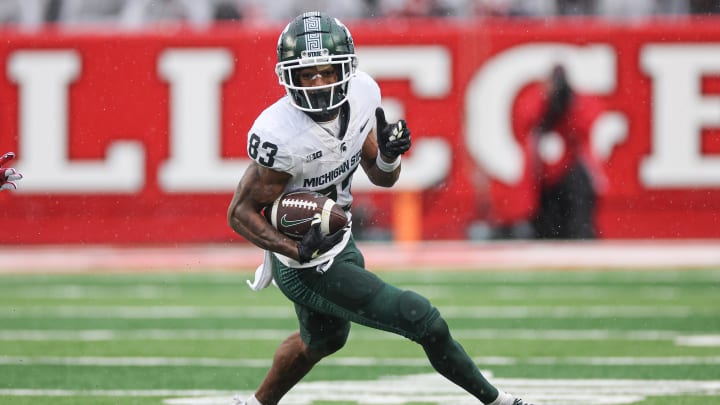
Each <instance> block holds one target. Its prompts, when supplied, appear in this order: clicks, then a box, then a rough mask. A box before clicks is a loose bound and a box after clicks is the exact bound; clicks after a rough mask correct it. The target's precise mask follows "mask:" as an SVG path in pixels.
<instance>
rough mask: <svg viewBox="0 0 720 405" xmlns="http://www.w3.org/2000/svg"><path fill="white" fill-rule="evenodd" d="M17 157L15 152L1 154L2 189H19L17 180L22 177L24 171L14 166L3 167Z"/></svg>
mask: <svg viewBox="0 0 720 405" xmlns="http://www.w3.org/2000/svg"><path fill="white" fill-rule="evenodd" d="M13 159H15V153H14V152H8V153H6V154H4V155H2V156H0V191H2V190H15V189H17V182H18V181H20V180H21V179H22V177H23V176H22V173H20V171H18V170H17V169H14V168H12V167H7V168H3V165H5V163H7V162H9V161H11V160H13Z"/></svg>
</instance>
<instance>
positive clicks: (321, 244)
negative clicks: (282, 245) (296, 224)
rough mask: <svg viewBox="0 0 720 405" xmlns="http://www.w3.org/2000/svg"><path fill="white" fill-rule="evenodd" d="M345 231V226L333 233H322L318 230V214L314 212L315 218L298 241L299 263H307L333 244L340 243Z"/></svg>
mask: <svg viewBox="0 0 720 405" xmlns="http://www.w3.org/2000/svg"><path fill="white" fill-rule="evenodd" d="M345 231H347V227H345V228H342V229H340V230H339V231H337V232H335V233H331V234H329V235H324V234H323V233H322V230H320V214H315V219H314V220H313V222H312V226H311V227H310V230H309V231H308V233H306V234H305V236H304V237H303V238H302V240H301V241H300V242H299V243H298V256H300V263H307V262H309V261H310V260H312V259H314V258H316V257H318V256H320V255H321V254H323V253H325V252H327V251H328V250H330V249H332V247H333V246H335V245H337V244H338V243H340V241H341V240H342V238H343V235H344V234H345Z"/></svg>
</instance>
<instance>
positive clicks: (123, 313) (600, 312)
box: [0, 294, 720, 319]
mask: <svg viewBox="0 0 720 405" xmlns="http://www.w3.org/2000/svg"><path fill="white" fill-rule="evenodd" d="M13 295H14V296H15V294H13ZM440 310H441V312H442V313H443V315H444V316H445V317H446V318H470V319H485V318H492V319H498V318H509V319H516V318H517V319H523V318H535V317H544V318H556V319H564V318H606V317H612V318H657V317H662V318H685V317H687V316H690V315H720V309H715V308H692V307H687V306H671V305H668V306H665V305H664V306H662V307H657V306H652V307H650V306H629V307H625V306H618V307H613V306H604V305H598V306H552V307H538V306H522V305H514V306H442V307H441V308H440ZM295 316H296V315H295V312H294V310H293V308H292V306H291V305H290V304H288V305H282V306H265V307H262V306H259V307H258V306H253V307H252V308H248V307H240V306H237V307H234V306H215V307H193V306H96V307H88V306H80V305H78V306H75V305H59V306H58V305H55V306H23V307H5V308H0V318H28V317H52V318H104V319H192V318H207V317H212V318H240V317H242V318H253V319H266V318H273V319H295Z"/></svg>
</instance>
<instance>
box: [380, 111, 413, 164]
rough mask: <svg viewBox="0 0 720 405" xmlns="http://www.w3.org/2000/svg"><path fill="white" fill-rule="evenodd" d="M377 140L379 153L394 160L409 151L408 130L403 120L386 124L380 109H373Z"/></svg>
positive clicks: (383, 112)
mask: <svg viewBox="0 0 720 405" xmlns="http://www.w3.org/2000/svg"><path fill="white" fill-rule="evenodd" d="M375 120H376V121H377V140H378V148H379V149H380V153H382V154H383V155H385V156H387V157H389V158H391V159H395V158H397V157H398V156H400V155H402V154H403V153H405V152H407V151H408V150H409V149H410V144H411V142H410V129H409V128H408V127H407V123H406V122H405V120H400V121H398V122H396V123H394V124H388V122H387V120H386V119H385V111H384V110H383V109H382V107H378V108H377V109H375Z"/></svg>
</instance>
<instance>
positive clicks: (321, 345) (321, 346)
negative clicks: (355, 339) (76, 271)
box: [308, 323, 350, 356]
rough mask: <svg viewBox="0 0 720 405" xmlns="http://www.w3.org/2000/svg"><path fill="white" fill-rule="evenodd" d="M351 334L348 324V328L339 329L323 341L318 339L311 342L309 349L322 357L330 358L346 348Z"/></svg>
mask: <svg viewBox="0 0 720 405" xmlns="http://www.w3.org/2000/svg"><path fill="white" fill-rule="evenodd" d="M349 334H350V324H349V323H348V324H347V325H346V327H344V328H341V329H338V330H336V331H335V332H334V333H332V334H329V335H327V336H324V337H323V338H322V339H316V340H315V341H313V342H310V343H309V344H308V347H309V348H310V349H312V350H313V351H314V352H316V353H319V354H320V355H322V356H329V355H331V354H333V353H335V352H336V351H338V350H340V349H342V348H343V346H345V343H346V342H347V339H348V335H349Z"/></svg>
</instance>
